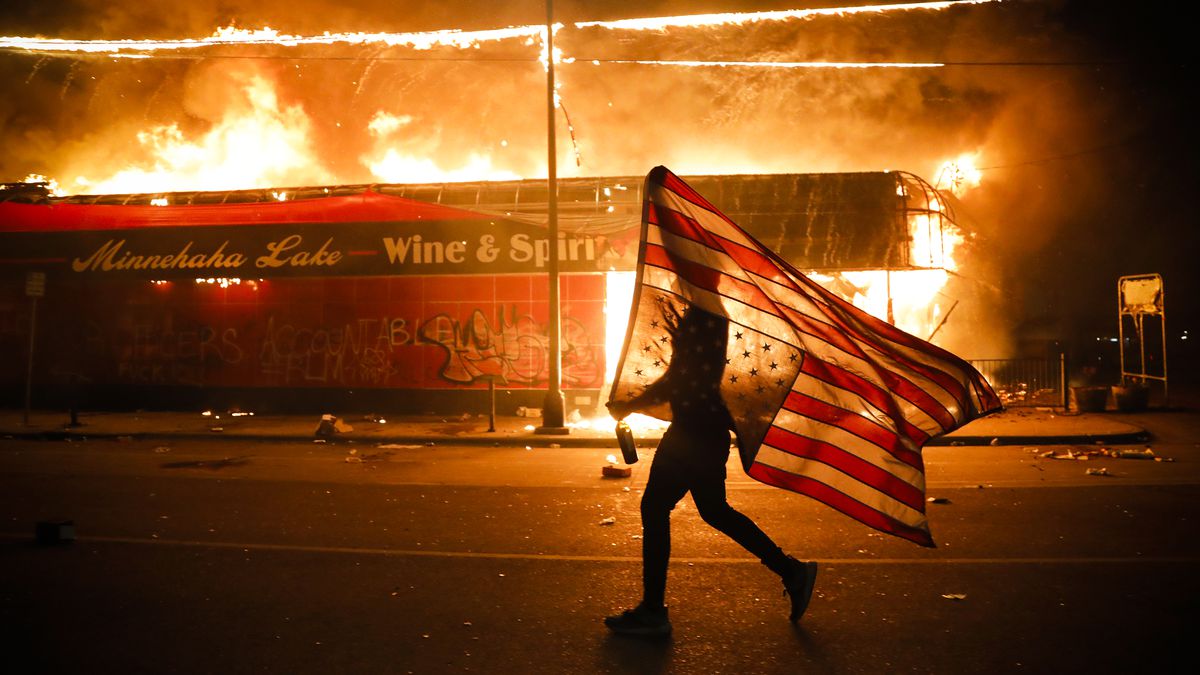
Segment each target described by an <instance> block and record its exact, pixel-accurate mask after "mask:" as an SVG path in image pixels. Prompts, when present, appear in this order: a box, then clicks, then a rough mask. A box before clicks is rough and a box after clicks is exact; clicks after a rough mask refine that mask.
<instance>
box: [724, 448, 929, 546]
mask: <svg viewBox="0 0 1200 675" xmlns="http://www.w3.org/2000/svg"><path fill="white" fill-rule="evenodd" d="M746 473H747V475H749V476H750V477H751V478H754V479H755V480H758V481H761V482H763V483H766V484H767V485H774V486H777V487H781V488H785V489H787V490H791V491H792V492H798V493H800V494H802V495H807V496H809V497H812V498H813V499H816V500H817V501H819V502H821V503H823V504H827V505H828V506H831V507H833V508H835V509H837V510H838V511H841V512H842V513H844V514H846V515H848V516H850V517H851V518H854V519H855V520H857V521H859V522H860V523H863V524H864V525H868V526H870V527H873V528H875V529H877V530H879V531H880V532H886V533H888V534H892V535H895V536H897V537H903V538H904V539H908V540H909V541H912V542H914V543H917V544H920V545H921V546H933V537H931V536H930V534H929V530H928V529H927V527H928V526H927V524H926V523H925V522H922V523H920V524H918V525H908V524H906V523H902V522H900V521H898V520H896V519H895V518H890V517H888V516H887V515H886V514H884V513H882V512H880V511H876V510H875V509H872V508H870V507H869V506H866V505H865V504H863V503H862V502H859V501H856V500H854V499H852V498H850V497H847V496H846V495H845V494H844V493H842V492H839V491H837V490H835V489H833V488H831V487H829V486H828V485H825V484H824V483H821V482H819V481H816V480H813V479H812V478H808V477H805V476H800V475H796V474H792V473H788V472H786V471H781V470H779V469H776V468H774V467H772V466H768V465H766V464H763V463H761V462H755V463H754V465H752V466H751V467H750V469H749V470H748V471H747V472H746Z"/></svg>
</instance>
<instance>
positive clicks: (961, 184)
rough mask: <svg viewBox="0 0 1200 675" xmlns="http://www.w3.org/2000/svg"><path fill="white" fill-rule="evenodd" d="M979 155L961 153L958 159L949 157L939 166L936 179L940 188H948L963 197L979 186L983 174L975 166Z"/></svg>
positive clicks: (956, 195)
mask: <svg viewBox="0 0 1200 675" xmlns="http://www.w3.org/2000/svg"><path fill="white" fill-rule="evenodd" d="M976 159H977V155H974V154H964V155H959V156H958V158H957V159H948V160H946V161H945V162H942V166H941V167H940V168H938V172H937V179H936V180H935V181H934V183H935V184H936V186H937V187H938V188H942V189H948V190H950V192H951V193H952V194H953V195H954V196H955V197H961V196H962V195H964V194H966V193H967V192H968V191H970V190H971V189H973V188H977V187H979V183H980V181H981V180H982V178H983V174H982V173H981V172H980V171H979V169H977V168H975V160H976Z"/></svg>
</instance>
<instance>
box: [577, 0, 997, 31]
mask: <svg viewBox="0 0 1200 675" xmlns="http://www.w3.org/2000/svg"><path fill="white" fill-rule="evenodd" d="M1000 1H1001V0H952V1H949V2H910V3H902V4H894V5H864V6H861V7H822V8H816V9H787V10H778V11H767V12H728V13H720V14H694V15H690V16H664V17H656V18H651V19H621V20H617V21H584V22H580V23H576V24H575V27H576V28H589V27H593V26H594V27H598V28H609V29H617V30H643V31H662V30H666V29H667V28H707V27H712V26H743V25H746V24H751V23H759V22H765V21H791V20H796V19H812V18H815V17H818V16H850V15H853V14H884V13H887V12H907V11H913V10H942V9H948V8H950V7H954V6H956V5H979V4H986V3H992V2H1000Z"/></svg>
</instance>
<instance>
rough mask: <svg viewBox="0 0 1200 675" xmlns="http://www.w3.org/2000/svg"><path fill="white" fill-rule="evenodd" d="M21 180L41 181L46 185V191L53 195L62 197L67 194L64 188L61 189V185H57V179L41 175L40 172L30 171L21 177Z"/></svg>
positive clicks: (28, 181) (27, 181)
mask: <svg viewBox="0 0 1200 675" xmlns="http://www.w3.org/2000/svg"><path fill="white" fill-rule="evenodd" d="M21 182H22V183H35V184H36V183H42V184H44V185H45V186H46V191H47V192H49V193H50V194H51V195H54V196H55V197H64V196H66V194H67V192H66V190H63V189H62V188H61V187H59V185H58V181H56V180H54V179H53V178H49V177H47V176H43V175H41V174H40V173H31V174H29V175H28V176H25V177H24V178H22V179H21Z"/></svg>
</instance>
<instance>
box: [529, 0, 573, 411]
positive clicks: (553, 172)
mask: <svg viewBox="0 0 1200 675" xmlns="http://www.w3.org/2000/svg"><path fill="white" fill-rule="evenodd" d="M554 110H555V105H554V0H546V144H547V146H548V147H547V173H548V177H547V187H548V188H549V198H548V199H547V208H546V229H547V233H546V235H547V237H549V244H550V251H549V253H550V256H549V260H548V261H547V262H548V263H549V264H548V266H547V271H548V272H549V281H550V293H549V302H550V319H549V324H548V325H547V326H546V333H547V337H548V338H549V340H550V359H549V360H550V369H549V370H550V372H549V378H548V382H547V383H546V400H545V401H544V402H543V404H542V426H540V427H538V428H537V430H536V431H537V433H539V434H566V433H569V432H570V429H568V428H567V427H566V424H565V422H566V410H565V408H566V405H565V403H564V401H563V393H562V344H561V340H562V336H561V331H560V329H561V321H560V311H559V300H558V157H557V155H558V143H557V141H556V140H555V134H554V122H555V116H554Z"/></svg>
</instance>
